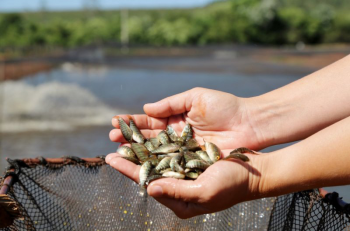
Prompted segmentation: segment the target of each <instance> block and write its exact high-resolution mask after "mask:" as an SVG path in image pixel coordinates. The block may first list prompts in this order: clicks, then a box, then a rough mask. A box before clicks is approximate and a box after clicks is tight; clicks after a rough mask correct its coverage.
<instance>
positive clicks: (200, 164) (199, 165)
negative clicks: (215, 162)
mask: <svg viewBox="0 0 350 231" xmlns="http://www.w3.org/2000/svg"><path fill="white" fill-rule="evenodd" d="M209 166H210V164H208V163H206V162H205V161H203V160H190V161H188V162H187V163H186V168H190V169H195V168H196V169H202V170H205V169H207V168H208V167H209Z"/></svg>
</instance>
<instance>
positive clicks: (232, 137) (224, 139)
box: [110, 88, 263, 150]
mask: <svg viewBox="0 0 350 231" xmlns="http://www.w3.org/2000/svg"><path fill="white" fill-rule="evenodd" d="M247 108H249V107H247V103H246V101H245V100H244V99H243V98H239V97H236V96H234V95H232V94H229V93H224V92H220V91H215V90H210V89H204V88H194V89H192V90H189V91H186V92H183V93H180V94H177V95H174V96H171V97H168V98H165V99H163V100H161V101H159V102H156V103H152V104H146V105H145V106H144V111H145V113H146V114H144V115H134V116H133V120H134V121H135V123H136V125H137V126H138V128H139V129H140V130H141V132H142V133H143V135H144V136H145V137H146V138H149V137H155V136H156V135H157V134H158V133H159V132H160V131H161V130H164V129H166V127H167V125H171V126H172V127H173V128H174V130H175V131H176V132H177V133H178V134H179V135H180V134H181V131H182V129H183V128H184V126H185V124H186V122H187V123H189V124H191V125H192V129H193V132H194V136H195V138H196V139H197V141H198V142H200V143H202V144H203V139H204V140H205V141H209V142H212V143H214V144H216V145H217V146H218V147H219V148H220V149H222V150H224V149H235V148H238V147H242V146H244V147H247V148H250V149H253V150H259V149H260V148H262V147H263V145H262V142H261V141H260V140H261V139H259V129H258V128H256V127H254V125H252V123H251V121H250V118H249V111H248V109H247ZM120 117H122V118H123V119H124V120H125V121H126V122H127V123H129V119H128V116H127V115H120ZM112 124H113V126H114V127H115V128H116V129H114V130H112V131H111V132H110V139H111V140H112V141H114V142H120V143H126V140H125V139H124V137H123V135H122V133H121V131H120V129H119V124H118V120H117V117H115V118H113V119H112Z"/></svg>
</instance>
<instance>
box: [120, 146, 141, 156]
mask: <svg viewBox="0 0 350 231" xmlns="http://www.w3.org/2000/svg"><path fill="white" fill-rule="evenodd" d="M117 153H119V154H121V155H122V156H128V157H134V158H135V157H136V155H135V153H134V151H133V150H132V149H131V148H130V147H128V146H119V148H118V149H117Z"/></svg>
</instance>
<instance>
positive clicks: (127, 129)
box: [118, 117, 132, 143]
mask: <svg viewBox="0 0 350 231" xmlns="http://www.w3.org/2000/svg"><path fill="white" fill-rule="evenodd" d="M118 123H119V127H120V130H121V132H122V134H123V136H124V138H125V140H126V141H128V142H130V143H131V142H132V130H131V129H130V127H129V126H128V125H127V124H126V123H125V121H124V120H123V119H122V118H121V117H118Z"/></svg>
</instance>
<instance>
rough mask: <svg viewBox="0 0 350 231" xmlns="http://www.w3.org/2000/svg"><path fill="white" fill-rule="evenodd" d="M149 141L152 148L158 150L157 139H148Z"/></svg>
mask: <svg viewBox="0 0 350 231" xmlns="http://www.w3.org/2000/svg"><path fill="white" fill-rule="evenodd" d="M149 141H150V142H151V143H152V145H153V147H155V148H158V147H159V145H160V143H159V140H158V138H150V139H149Z"/></svg>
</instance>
